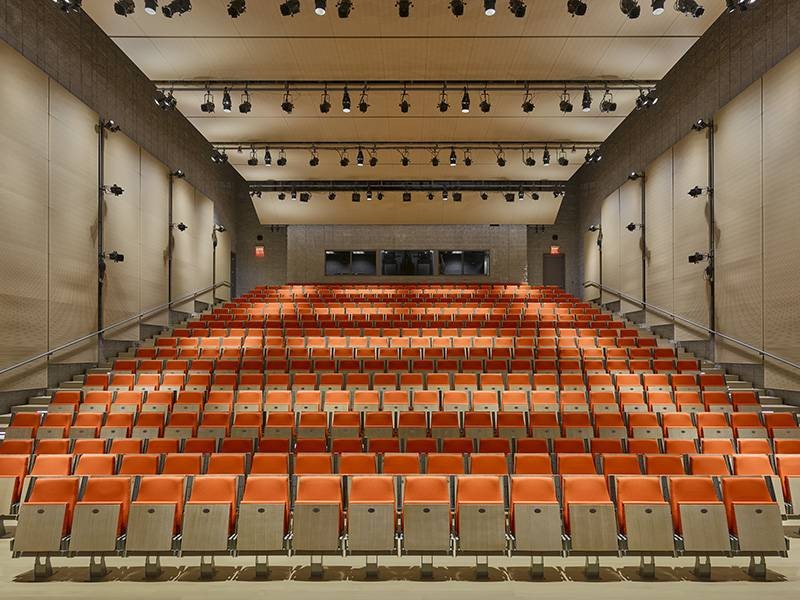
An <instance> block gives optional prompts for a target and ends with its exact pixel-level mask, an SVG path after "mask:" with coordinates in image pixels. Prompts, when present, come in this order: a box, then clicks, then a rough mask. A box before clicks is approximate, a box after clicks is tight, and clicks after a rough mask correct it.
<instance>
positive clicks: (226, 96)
mask: <svg viewBox="0 0 800 600" xmlns="http://www.w3.org/2000/svg"><path fill="white" fill-rule="evenodd" d="M231 108H233V103H232V102H231V93H230V92H229V91H228V88H225V90H224V91H223V92H222V112H226V113H229V112H231Z"/></svg>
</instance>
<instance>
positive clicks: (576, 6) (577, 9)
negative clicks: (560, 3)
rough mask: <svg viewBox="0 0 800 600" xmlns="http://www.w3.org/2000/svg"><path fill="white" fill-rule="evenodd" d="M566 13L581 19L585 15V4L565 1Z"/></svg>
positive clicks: (581, 1)
mask: <svg viewBox="0 0 800 600" xmlns="http://www.w3.org/2000/svg"><path fill="white" fill-rule="evenodd" d="M567 12H569V14H570V15H572V16H573V17H582V16H583V15H585V14H586V2H584V1H583V0H567Z"/></svg>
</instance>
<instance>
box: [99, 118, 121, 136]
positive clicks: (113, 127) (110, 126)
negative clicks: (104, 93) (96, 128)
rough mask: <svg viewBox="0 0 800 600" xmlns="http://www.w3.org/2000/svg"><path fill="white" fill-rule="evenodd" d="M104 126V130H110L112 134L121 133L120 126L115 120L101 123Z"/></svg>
mask: <svg viewBox="0 0 800 600" xmlns="http://www.w3.org/2000/svg"><path fill="white" fill-rule="evenodd" d="M101 123H102V124H103V129H106V130H108V131H109V132H111V133H117V132H118V131H119V125H117V122H116V121H114V119H109V120H108V121H101Z"/></svg>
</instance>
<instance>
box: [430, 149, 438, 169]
mask: <svg viewBox="0 0 800 600" xmlns="http://www.w3.org/2000/svg"><path fill="white" fill-rule="evenodd" d="M431 166H433V167H438V166H439V154H438V152H437V153H436V154H434V155H433V156H432V157H431Z"/></svg>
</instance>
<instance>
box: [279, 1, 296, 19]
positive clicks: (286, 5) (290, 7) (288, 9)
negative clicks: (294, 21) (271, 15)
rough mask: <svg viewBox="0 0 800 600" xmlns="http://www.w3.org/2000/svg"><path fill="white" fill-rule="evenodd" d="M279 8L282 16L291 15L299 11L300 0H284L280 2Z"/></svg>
mask: <svg viewBox="0 0 800 600" xmlns="http://www.w3.org/2000/svg"><path fill="white" fill-rule="evenodd" d="M280 9H281V15H283V16H284V17H293V16H295V15H296V14H297V13H299V12H300V0H286V2H282V3H281V6H280Z"/></svg>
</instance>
